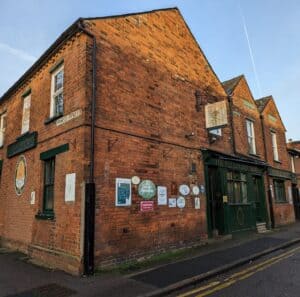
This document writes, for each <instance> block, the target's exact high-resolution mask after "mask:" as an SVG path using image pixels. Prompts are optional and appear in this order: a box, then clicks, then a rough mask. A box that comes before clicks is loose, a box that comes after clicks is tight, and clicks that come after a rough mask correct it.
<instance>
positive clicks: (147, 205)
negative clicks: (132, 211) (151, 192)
mask: <svg viewBox="0 0 300 297" xmlns="http://www.w3.org/2000/svg"><path fill="white" fill-rule="evenodd" d="M153 210H154V201H141V203H140V211H141V212H148V211H153Z"/></svg>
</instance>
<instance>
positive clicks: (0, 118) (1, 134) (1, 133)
mask: <svg viewBox="0 0 300 297" xmlns="http://www.w3.org/2000/svg"><path fill="white" fill-rule="evenodd" d="M5 119H6V113H3V114H1V115H0V147H2V146H3V145H4V138H5V130H6V120H5Z"/></svg>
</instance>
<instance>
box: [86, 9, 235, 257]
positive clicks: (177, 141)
mask: <svg viewBox="0 0 300 297" xmlns="http://www.w3.org/2000/svg"><path fill="white" fill-rule="evenodd" d="M86 24H87V26H88V27H89V30H92V31H93V33H94V34H95V35H96V37H97V50H98V54H97V69H98V71H97V81H98V82H99V84H98V89H97V104H96V105H97V119H96V123H97V134H96V167H95V170H96V186H97V206H96V257H97V263H100V262H104V261H105V262H106V263H107V261H108V260H109V259H110V258H113V257H118V258H119V259H120V260H122V258H126V257H127V258H128V257H130V256H132V255H136V254H143V253H145V252H146V253H147V252H152V251H154V250H159V249H160V248H164V247H168V246H169V247H170V246H173V245H180V244H184V243H186V242H193V241H198V240H200V239H201V238H203V237H206V236H207V234H206V233H207V227H206V207H205V200H206V197H205V196H204V195H202V196H201V210H195V208H194V198H193V196H192V195H189V196H188V197H187V199H186V202H187V207H186V208H184V209H183V210H180V209H178V208H175V209H170V208H169V207H168V206H157V203H156V198H155V211H154V212H151V213H147V214H144V213H141V212H140V211H139V202H140V201H141V200H142V199H141V198H139V197H138V196H137V193H136V191H135V190H134V193H133V203H132V206H130V207H115V179H116V178H118V177H119V178H131V177H132V176H134V175H138V176H139V177H140V178H141V179H151V180H152V181H153V182H154V183H155V184H156V185H162V186H167V188H168V196H169V197H178V195H179V193H178V190H177V192H176V193H175V194H173V195H171V193H170V191H171V184H172V183H175V184H176V185H177V188H178V186H179V185H180V184H184V183H185V184H188V185H190V184H192V183H198V184H205V182H204V172H203V162H202V157H201V154H200V148H201V147H210V148H213V149H215V150H219V151H223V152H227V153H231V152H232V147H231V134H230V130H229V127H226V128H224V129H223V137H222V139H221V140H220V141H218V142H216V143H214V144H213V145H211V146H209V142H208V138H207V131H206V129H205V115H204V108H203V107H202V109H201V111H200V112H197V111H196V108H195V104H196V101H195V91H196V90H200V91H201V92H202V94H203V93H205V92H210V93H211V94H212V95H211V96H210V100H211V102H212V101H213V100H225V99H226V94H225V92H224V90H223V88H222V86H221V84H220V82H219V80H218V79H217V78H216V76H215V75H214V73H213V72H212V70H211V68H210V66H209V65H208V63H207V61H206V60H205V58H204V56H203V55H202V53H201V51H200V50H199V48H198V46H197V44H196V43H195V41H194V39H193V38H192V37H191V35H190V33H189V31H188V29H187V27H186V26H185V24H184V22H183V20H182V19H181V16H180V15H179V13H178V11H177V10H172V11H168V12H156V13H150V14H143V15H141V16H131V17H126V18H113V19H104V20H94V21H89V22H86ZM213 96H214V97H215V99H213V98H212V97H213ZM205 99H207V98H206V97H205ZM191 132H194V133H195V136H194V137H192V138H190V139H188V138H186V137H185V136H186V135H187V134H190V133H191ZM192 162H194V163H195V164H196V165H197V173H196V174H195V175H194V176H191V175H189V172H190V169H191V163H192Z"/></svg>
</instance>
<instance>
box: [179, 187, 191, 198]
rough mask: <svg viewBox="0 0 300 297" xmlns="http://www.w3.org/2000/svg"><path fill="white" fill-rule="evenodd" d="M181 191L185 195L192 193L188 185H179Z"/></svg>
mask: <svg viewBox="0 0 300 297" xmlns="http://www.w3.org/2000/svg"><path fill="white" fill-rule="evenodd" d="M179 193H180V194H181V195H183V196H186V195H188V194H189V193H190V188H189V186H188V185H180V186H179Z"/></svg>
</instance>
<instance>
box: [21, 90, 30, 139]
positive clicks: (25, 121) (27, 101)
mask: <svg viewBox="0 0 300 297" xmlns="http://www.w3.org/2000/svg"><path fill="white" fill-rule="evenodd" d="M27 105H28V106H27ZM30 106H31V94H28V95H27V96H25V97H24V98H23V115H22V128H21V134H25V133H27V132H29V129H30ZM27 109H29V111H28V115H26V111H27ZM25 117H28V118H25Z"/></svg>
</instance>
